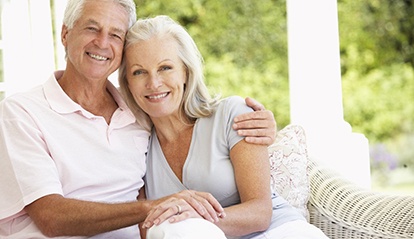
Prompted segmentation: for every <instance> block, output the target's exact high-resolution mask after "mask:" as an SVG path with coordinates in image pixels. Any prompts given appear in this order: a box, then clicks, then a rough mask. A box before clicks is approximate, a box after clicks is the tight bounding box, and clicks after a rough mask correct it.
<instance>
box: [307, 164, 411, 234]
mask: <svg viewBox="0 0 414 239" xmlns="http://www.w3.org/2000/svg"><path fill="white" fill-rule="evenodd" d="M308 167H309V168H308V170H309V171H308V172H309V180H310V190H311V196H310V198H309V202H308V210H309V216H310V223H312V224H313V225H315V226H317V227H318V228H320V229H321V230H322V231H323V232H324V233H325V234H326V235H327V236H328V237H329V238H331V239H350V238H361V239H369V238H383V239H391V238H392V239H404V238H407V239H408V238H409V239H413V238H414V196H395V195H388V194H383V193H378V192H373V191H370V190H367V189H362V188H358V187H357V186H355V185H354V184H352V183H351V182H350V181H347V180H344V179H343V178H341V176H339V175H338V174H337V173H335V172H333V171H332V170H330V169H327V168H326V167H323V166H321V165H318V164H317V163H315V160H314V159H310V161H309V165H308Z"/></svg>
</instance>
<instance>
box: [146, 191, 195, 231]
mask: <svg viewBox="0 0 414 239" xmlns="http://www.w3.org/2000/svg"><path fill="white" fill-rule="evenodd" d="M177 205H179V207H177ZM185 205H188V204H187V203H186V201H185V200H182V199H175V198H172V199H169V200H167V201H164V202H162V203H160V204H158V205H157V206H156V207H154V208H153V209H152V210H150V211H149V213H148V215H147V217H146V219H145V221H144V223H143V225H144V227H146V228H149V227H151V226H152V225H154V224H156V225H159V224H160V223H161V222H163V221H165V220H166V219H168V218H170V217H172V216H174V215H176V214H177V213H178V209H180V211H182V210H183V208H185Z"/></svg>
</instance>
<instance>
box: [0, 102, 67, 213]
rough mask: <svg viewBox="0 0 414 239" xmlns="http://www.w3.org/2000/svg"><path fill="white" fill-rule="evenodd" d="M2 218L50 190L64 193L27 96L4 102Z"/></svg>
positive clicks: (1, 126)
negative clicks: (22, 98)
mask: <svg viewBox="0 0 414 239" xmlns="http://www.w3.org/2000/svg"><path fill="white" fill-rule="evenodd" d="M0 115H1V118H0V168H1V173H0V192H1V193H0V219H4V218H6V217H10V216H12V215H14V214H16V213H18V212H20V211H21V210H22V209H23V208H24V207H25V206H26V205H28V204H30V203H32V202H33V201H35V200H36V199H38V198H40V197H42V196H45V195H48V194H62V189H61V184H60V181H59V176H58V173H57V169H56V166H55V164H54V162H53V159H52V158H51V157H50V155H49V153H48V150H47V145H46V143H45V142H44V140H43V138H42V133H41V130H40V129H39V128H38V127H37V125H36V123H35V121H34V120H33V119H32V118H31V116H30V113H28V110H27V109H25V108H24V100H23V101H20V99H19V100H17V99H6V100H3V102H1V103H0Z"/></svg>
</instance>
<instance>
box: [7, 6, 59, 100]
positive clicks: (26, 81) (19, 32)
mask: <svg viewBox="0 0 414 239" xmlns="http://www.w3.org/2000/svg"><path fill="white" fill-rule="evenodd" d="M3 4H4V5H3V14H2V30H3V44H4V55H3V56H4V58H3V62H4V82H5V90H6V96H7V95H11V94H13V93H16V92H19V91H23V90H27V89H30V88H32V87H33V86H36V85H39V84H42V83H43V82H45V81H46V80H47V79H48V77H49V76H50V74H51V73H52V71H53V70H54V69H55V64H54V49H53V36H52V34H53V32H52V20H51V14H50V13H51V12H50V1H49V0H35V1H30V0H18V1H15V0H5V1H4V2H3Z"/></svg>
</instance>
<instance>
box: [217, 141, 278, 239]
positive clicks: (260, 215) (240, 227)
mask: <svg viewBox="0 0 414 239" xmlns="http://www.w3.org/2000/svg"><path fill="white" fill-rule="evenodd" d="M230 158H231V161H232V164H233V167H234V172H235V177H236V183H237V188H238V191H239V194H240V199H241V203H240V204H238V205H234V206H230V207H227V208H225V209H224V210H225V213H226V217H225V218H223V219H221V220H220V221H219V222H218V223H217V225H218V226H219V227H220V228H221V229H222V230H223V231H224V232H225V233H226V235H231V236H241V235H246V234H249V233H252V232H257V231H263V230H266V229H267V228H268V227H269V225H270V221H271V216H272V202H271V192H270V164H269V159H268V154H267V147H266V146H263V145H254V144H249V143H247V142H246V141H244V140H241V141H239V142H238V143H237V144H236V145H235V146H234V147H233V148H232V149H231V151H230Z"/></svg>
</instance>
